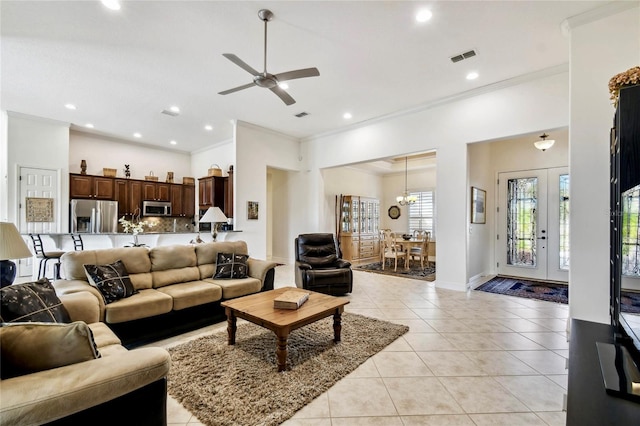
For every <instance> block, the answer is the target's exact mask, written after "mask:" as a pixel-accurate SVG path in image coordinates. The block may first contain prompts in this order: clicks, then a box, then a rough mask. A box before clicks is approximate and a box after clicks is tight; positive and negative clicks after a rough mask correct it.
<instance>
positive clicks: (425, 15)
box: [416, 9, 433, 22]
mask: <svg viewBox="0 0 640 426" xmlns="http://www.w3.org/2000/svg"><path fill="white" fill-rule="evenodd" d="M432 16H433V14H432V13H431V11H430V10H428V9H423V10H421V11H420V12H418V13H416V21H418V22H427V21H428V20H429V19H431V17H432Z"/></svg>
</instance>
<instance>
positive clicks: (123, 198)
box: [114, 179, 142, 217]
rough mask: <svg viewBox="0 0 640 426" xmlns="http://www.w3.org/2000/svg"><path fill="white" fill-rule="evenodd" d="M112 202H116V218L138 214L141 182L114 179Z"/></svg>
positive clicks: (140, 203)
mask: <svg viewBox="0 0 640 426" xmlns="http://www.w3.org/2000/svg"><path fill="white" fill-rule="evenodd" d="M114 187H115V191H114V200H115V201H117V202H118V216H119V217H122V216H132V215H137V214H140V209H141V207H142V181H139V180H129V179H115V181H114Z"/></svg>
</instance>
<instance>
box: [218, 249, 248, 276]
mask: <svg viewBox="0 0 640 426" xmlns="http://www.w3.org/2000/svg"><path fill="white" fill-rule="evenodd" d="M248 258H249V256H247V255H246V254H235V253H218V258H217V261H216V272H215V273H214V274H213V278H247V274H248V267H247V259H248Z"/></svg>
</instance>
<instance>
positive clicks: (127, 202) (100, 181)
mask: <svg viewBox="0 0 640 426" xmlns="http://www.w3.org/2000/svg"><path fill="white" fill-rule="evenodd" d="M69 198H70V199H74V198H91V199H99V200H113V201H117V202H118V216H120V217H122V216H131V215H137V214H140V213H141V209H142V201H143V200H153V201H171V208H172V216H178V217H193V216H195V213H196V189H195V185H193V184H191V185H188V184H185V185H180V184H170V183H164V182H151V181H144V180H136V179H122V178H111V177H103V176H90V175H79V174H70V175H69Z"/></svg>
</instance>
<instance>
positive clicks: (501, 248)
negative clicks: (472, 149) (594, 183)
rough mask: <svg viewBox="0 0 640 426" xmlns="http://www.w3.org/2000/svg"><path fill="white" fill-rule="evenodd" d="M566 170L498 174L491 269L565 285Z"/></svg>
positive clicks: (566, 257)
mask: <svg viewBox="0 0 640 426" xmlns="http://www.w3.org/2000/svg"><path fill="white" fill-rule="evenodd" d="M568 201H569V199H568V174H567V168H566V167H564V168H554V169H539V170H525V171H520V172H509V173H500V174H499V175H498V211H497V215H498V220H497V223H498V235H497V238H496V259H497V262H498V265H497V271H498V273H499V274H501V275H510V276H516V277H523V278H531V279H539V280H554V281H568V267H569V252H568V250H569V246H568V235H569V234H568V225H569V223H568Z"/></svg>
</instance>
